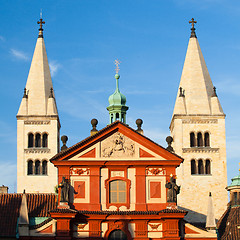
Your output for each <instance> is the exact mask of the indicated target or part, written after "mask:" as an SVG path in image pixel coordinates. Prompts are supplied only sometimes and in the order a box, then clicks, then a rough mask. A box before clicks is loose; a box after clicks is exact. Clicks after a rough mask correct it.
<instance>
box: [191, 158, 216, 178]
mask: <svg viewBox="0 0 240 240" xmlns="http://www.w3.org/2000/svg"><path fill="white" fill-rule="evenodd" d="M191 174H192V175H195V174H199V175H200V174H205V175H208V174H211V162H210V160H209V159H206V160H203V159H199V160H195V159H192V160H191Z"/></svg>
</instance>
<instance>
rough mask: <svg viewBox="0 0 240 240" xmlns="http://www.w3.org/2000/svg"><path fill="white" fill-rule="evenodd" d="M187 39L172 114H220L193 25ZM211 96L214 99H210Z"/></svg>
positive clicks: (192, 22) (221, 112) (219, 106)
mask: <svg viewBox="0 0 240 240" xmlns="http://www.w3.org/2000/svg"><path fill="white" fill-rule="evenodd" d="M189 23H191V24H192V34H191V37H190V39H189V43H188V49H187V54H186V58H185V62H184V66H183V71H182V76H181V80H180V84H179V94H178V96H177V98H176V102H175V108H174V112H173V115H174V114H189V115H190V114H208V115H213V114H222V115H224V113H223V110H222V108H221V105H220V103H219V100H218V98H217V96H216V94H215V90H214V86H213V83H212V80H211V78H210V75H209V72H208V69H207V66H206V63H205V60H204V57H203V54H202V51H201V48H200V46H199V42H198V39H197V38H196V34H195V28H194V24H195V23H196V21H194V19H192V21H189ZM213 95H214V96H215V97H216V99H212V97H213Z"/></svg>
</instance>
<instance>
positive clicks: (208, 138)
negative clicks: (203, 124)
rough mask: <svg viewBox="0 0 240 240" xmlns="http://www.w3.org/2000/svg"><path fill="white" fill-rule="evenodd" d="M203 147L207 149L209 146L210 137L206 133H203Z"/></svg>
mask: <svg viewBox="0 0 240 240" xmlns="http://www.w3.org/2000/svg"><path fill="white" fill-rule="evenodd" d="M204 146H205V147H209V146H210V137H209V133H208V132H205V133H204Z"/></svg>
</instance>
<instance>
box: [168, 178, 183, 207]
mask: <svg viewBox="0 0 240 240" xmlns="http://www.w3.org/2000/svg"><path fill="white" fill-rule="evenodd" d="M165 187H166V188H168V191H167V202H175V203H177V194H179V193H180V186H178V185H177V184H176V179H174V178H173V176H171V177H170V182H167V183H166V184H165Z"/></svg>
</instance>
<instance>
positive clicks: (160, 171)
mask: <svg viewBox="0 0 240 240" xmlns="http://www.w3.org/2000/svg"><path fill="white" fill-rule="evenodd" d="M146 175H153V176H157V175H158V176H159V175H160V176H164V175H166V169H165V168H146Z"/></svg>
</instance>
